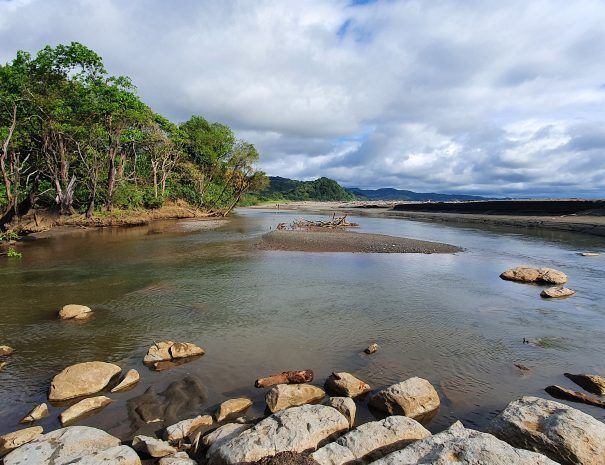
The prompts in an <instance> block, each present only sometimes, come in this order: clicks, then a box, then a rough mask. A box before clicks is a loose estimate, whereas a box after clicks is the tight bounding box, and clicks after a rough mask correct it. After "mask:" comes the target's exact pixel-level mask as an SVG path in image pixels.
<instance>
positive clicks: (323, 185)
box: [259, 176, 355, 201]
mask: <svg viewBox="0 0 605 465" xmlns="http://www.w3.org/2000/svg"><path fill="white" fill-rule="evenodd" d="M259 198H261V199H266V200H280V199H283V200H317V201H330V200H336V201H344V200H355V195H354V194H352V193H351V192H349V191H348V190H347V189H345V188H344V187H342V186H341V185H340V184H338V183H337V182H336V181H334V180H333V179H329V178H325V177H322V178H319V179H316V180H315V181H297V180H295V179H288V178H282V177H279V176H269V187H268V188H267V189H265V190H264V191H263V192H260V193H259Z"/></svg>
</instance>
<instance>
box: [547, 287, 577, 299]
mask: <svg viewBox="0 0 605 465" xmlns="http://www.w3.org/2000/svg"><path fill="white" fill-rule="evenodd" d="M575 293H576V291H574V290H572V289H568V288H567V287H557V286H555V287H549V288H548V289H544V290H543V291H542V292H540V297H543V298H545V299H560V298H561V297H570V296H572V295H574V294H575Z"/></svg>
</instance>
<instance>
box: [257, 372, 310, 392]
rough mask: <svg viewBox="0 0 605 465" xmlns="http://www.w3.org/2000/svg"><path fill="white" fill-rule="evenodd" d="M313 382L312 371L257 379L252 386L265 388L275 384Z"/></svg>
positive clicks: (283, 373)
mask: <svg viewBox="0 0 605 465" xmlns="http://www.w3.org/2000/svg"><path fill="white" fill-rule="evenodd" d="M311 381H313V370H300V371H284V372H282V373H279V374H277V375H269V376H267V377H266V378H259V379H257V380H256V381H255V383H254V386H255V387H257V388H266V387H271V386H275V385H276V384H302V383H310V382H311Z"/></svg>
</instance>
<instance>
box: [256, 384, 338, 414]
mask: <svg viewBox="0 0 605 465" xmlns="http://www.w3.org/2000/svg"><path fill="white" fill-rule="evenodd" d="M325 396H326V393H325V392H324V390H323V389H321V388H318V387H317V386H313V385H311V384H278V385H277V386H273V387H272V388H271V389H269V391H268V392H267V394H266V395H265V401H266V402H267V407H269V410H270V411H271V412H272V413H275V412H279V411H280V410H283V409H286V408H289V407H298V406H299V405H304V404H310V403H313V402H318V401H320V400H321V399H323V398H324V397H325Z"/></svg>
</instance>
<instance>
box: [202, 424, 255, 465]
mask: <svg viewBox="0 0 605 465" xmlns="http://www.w3.org/2000/svg"><path fill="white" fill-rule="evenodd" d="M253 426H254V425H252V424H250V423H243V424H241V423H227V424H225V425H223V426H219V427H218V428H217V429H215V430H214V431H212V432H210V433H208V434H207V435H206V436H204V437H203V438H202V445H203V446H204V447H205V448H207V449H208V451H207V452H206V456H207V457H210V456H212V455H214V452H215V451H216V449H218V448H219V447H220V446H221V445H222V444H224V443H226V442H228V441H231V439H233V438H235V437H236V436H239V435H240V434H241V433H243V432H244V431H246V430H248V429H250V428H252V427H253Z"/></svg>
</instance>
